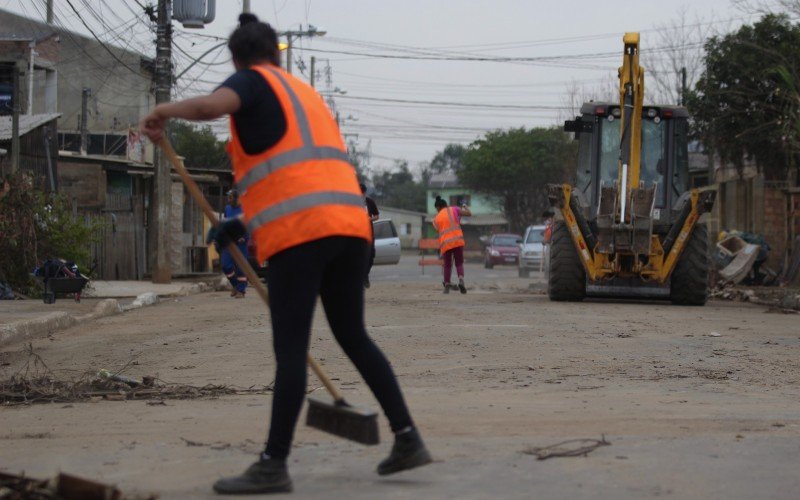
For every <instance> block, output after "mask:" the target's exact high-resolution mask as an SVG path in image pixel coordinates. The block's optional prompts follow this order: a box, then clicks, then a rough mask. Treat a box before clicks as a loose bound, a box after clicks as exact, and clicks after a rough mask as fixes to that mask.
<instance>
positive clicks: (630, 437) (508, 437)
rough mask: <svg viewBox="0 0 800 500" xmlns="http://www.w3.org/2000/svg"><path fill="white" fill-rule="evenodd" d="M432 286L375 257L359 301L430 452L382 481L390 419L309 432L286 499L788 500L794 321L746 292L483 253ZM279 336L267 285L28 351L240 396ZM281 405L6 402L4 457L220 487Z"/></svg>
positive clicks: (412, 262)
mask: <svg viewBox="0 0 800 500" xmlns="http://www.w3.org/2000/svg"><path fill="white" fill-rule="evenodd" d="M439 283H440V278H439V275H438V273H437V270H436V269H435V268H427V269H426V271H425V275H424V276H423V275H421V274H420V269H419V267H418V266H417V265H416V257H415V256H413V255H411V256H409V255H406V256H404V258H403V260H402V261H401V264H400V265H398V266H382V267H376V268H375V269H374V270H373V275H372V288H370V289H369V290H368V292H367V313H366V316H367V324H368V326H369V330H370V332H371V335H372V336H373V338H374V339H375V340H376V342H377V343H378V344H379V345H380V346H381V348H383V349H384V350H385V352H386V353H387V355H388V357H389V359H390V360H391V362H392V364H393V366H394V368H395V370H396V372H397V374H398V377H399V380H400V382H401V385H402V387H403V390H404V391H405V394H406V397H407V400H408V402H409V405H410V407H411V409H412V413H413V415H414V418H415V419H416V422H417V424H418V426H419V428H420V429H421V432H422V434H423V436H424V438H425V439H426V441H427V443H428V445H429V448H430V449H431V451H432V453H433V455H434V457H435V459H436V461H435V463H434V464H432V465H430V466H428V467H424V468H421V469H418V470H414V471H408V472H404V473H401V474H398V475H396V476H389V477H379V476H377V475H376V474H375V472H374V469H375V466H376V464H377V463H378V461H380V460H381V459H382V458H383V457H384V456H385V455H386V454H387V453H388V450H389V447H390V443H391V440H390V438H389V433H388V429H387V426H386V423H385V420H382V421H381V426H382V427H381V431H382V433H383V434H382V435H383V440H384V442H383V443H382V444H381V445H380V446H375V447H362V446H359V445H357V444H352V443H349V442H346V441H343V440H340V439H337V438H334V437H331V436H328V435H326V434H323V433H321V432H318V431H316V430H313V429H310V428H307V427H305V426H304V425H302V424H301V425H299V426H298V429H297V433H296V446H295V448H294V450H293V453H292V455H291V457H290V469H289V470H290V474H291V476H292V478H293V480H294V485H295V492H294V493H293V494H292V495H293V496H294V497H295V498H319V499H322V498H341V497H348V498H352V499H362V498H363V499H368V498H415V499H416V498H426V499H427V498H442V499H444V498H467V499H484V498H489V497H497V498H520V499H522V498H526V499H527V498H565V499H566V498H570V499H572V498H642V497H656V496H670V497H674V498H725V499H729V498H742V499H744V498H747V499H750V498H792V497H794V498H796V495H797V492H798V491H800V474H798V470H800V328H798V326H797V325H798V318H797V316H796V315H786V314H780V313H772V312H770V311H768V310H767V309H766V308H764V307H758V306H753V305H749V304H744V303H736V302H711V303H709V304H708V305H707V306H705V307H699V308H698V307H677V306H671V305H669V304H667V303H658V302H633V303H631V302H627V303H625V302H612V301H587V302H585V303H581V304H574V303H552V302H549V301H548V300H547V298H546V296H545V295H544V294H543V292H542V289H543V284H542V279H541V277H537V276H534V277H533V278H531V279H521V278H517V276H516V269H514V268H503V267H499V268H495V269H492V270H485V269H483V268H482V266H479V265H477V264H469V265H468V266H467V283H468V286H469V287H470V291H469V293H468V294H467V295H461V294H458V293H450V294H449V295H443V294H442V293H441V292H440V284H439ZM318 312H319V311H318ZM312 335H313V339H312V353H313V355H314V356H316V357H317V358H318V359H320V360H321V361H322V363H323V364H324V366H325V368H326V369H327V370H328V371H329V372H330V373H331V374H332V375H333V376H334V377H335V378H337V379H338V380H337V383H339V384H340V386H341V387H342V389H343V390H344V391H345V394H346V396H347V397H348V399H349V400H351V401H354V402H357V403H359V404H362V405H367V406H371V407H374V408H377V406H376V403H375V401H374V399H373V398H372V396H371V395H370V394H369V391H368V389H367V388H366V386H365V385H364V383H363V382H362V381H361V380H360V379H359V377H358V374H357V373H356V372H355V371H354V369H353V368H352V366H350V365H349V363H348V362H347V361H346V360H345V359H344V358H343V355H342V353H341V351H340V350H339V349H338V347H337V346H336V345H335V343H334V342H333V341H332V339H331V335H330V331H329V329H328V327H327V325H326V324H325V322H324V317H323V315H322V314H317V316H316V318H315V323H314V330H313V334H312ZM269 340H270V335H269V328H268V317H267V315H266V313H265V309H264V307H263V306H262V305H261V304H260V303H259V300H258V298H257V296H256V295H255V293H249V294H248V296H247V298H246V299H244V300H235V299H231V298H230V297H229V296H228V294H227V293H225V292H214V293H205V294H200V295H194V296H190V297H185V298H180V299H174V300H170V301H168V302H164V303H162V304H159V305H157V306H153V307H149V308H144V309H140V310H136V311H132V312H129V313H125V314H124V315H119V316H114V317H109V318H104V319H102V320H99V321H97V322H95V323H93V324H92V325H90V326H85V325H84V326H82V327H79V328H74V329H71V330H66V331H63V332H60V333H58V334H56V335H54V336H52V337H51V338H49V339H41V340H37V341H34V342H33V349H34V351H35V352H36V353H38V355H39V356H41V358H42V360H44V362H45V363H46V364H47V366H48V367H49V368H50V369H51V370H53V372H54V373H55V374H56V376H58V377H61V378H69V377H73V378H75V377H78V376H80V375H81V374H82V373H85V372H93V373H94V372H96V371H97V370H99V369H101V368H107V369H109V370H116V369H119V368H122V367H123V366H126V365H127V368H126V369H125V371H124V373H125V374H127V375H129V376H131V377H141V376H144V375H155V376H157V377H158V378H159V379H161V380H163V381H167V382H173V383H181V384H191V385H195V386H203V385H206V384H217V385H227V386H236V387H241V388H246V387H252V386H264V385H268V384H270V382H271V381H272V372H273V370H274V363H273V357H272V353H271V348H270V344H269ZM21 350H22V346H19V345H18V346H9V347H7V348H5V349H4V350H3V351H2V353H0V365H2V366H0V378H2V379H7V378H8V377H10V376H11V375H13V374H15V373H18V372H19V370H20V368H21V367H22V366H23V364H24V363H25V362H26V360H29V357H28V355H27V354H25V353H23V352H22V351H21ZM309 380H310V386H309V389H311V390H314V391H322V390H324V389H321V388H320V384H319V383H318V382H317V381H316V380H314V379H313V376H310V377H309ZM270 402H271V398H270V395H269V394H247V395H233V396H222V397H218V398H197V399H188V400H165V401H163V403H161V402H159V401H99V402H94V403H90V402H86V403H84V402H73V403H54V404H37V405H30V406H16V407H0V422H2V425H0V439H2V441H0V442H2V446H0V470H3V471H5V472H14V473H17V472H21V471H25V472H26V473H27V474H29V475H31V476H33V477H50V476H53V475H54V474H56V473H57V472H58V471H64V472H69V473H73V474H77V475H81V476H85V477H88V478H93V479H96V480H100V481H105V482H108V483H115V484H117V485H119V487H120V488H121V489H122V490H123V491H124V492H126V493H132V492H133V493H148V492H155V493H158V494H160V495H161V497H162V498H213V497H214V495H213V494H212V492H211V484H212V483H213V481H214V480H215V479H216V478H217V477H219V476H220V475H229V474H234V473H239V472H241V471H242V470H243V469H244V468H245V467H246V466H247V465H248V464H249V463H250V462H251V461H252V460H253V459H254V457H255V455H256V454H257V453H258V452H259V450H260V449H261V446H262V444H261V443H262V441H263V439H264V436H265V433H266V428H267V423H268V415H269V405H270ZM603 436H604V437H605V439H606V440H607V441H608V442H609V443H610V446H602V447H600V448H598V449H596V450H594V451H592V452H591V453H589V454H588V455H587V456H585V457H570V458H561V457H558V458H551V459H548V460H537V459H536V457H535V456H533V455H530V454H527V453H526V451H529V450H530V449H531V448H534V447H543V446H547V445H551V444H554V443H558V442H561V441H565V440H571V439H584V438H585V439H601V438H602V437H603Z"/></svg>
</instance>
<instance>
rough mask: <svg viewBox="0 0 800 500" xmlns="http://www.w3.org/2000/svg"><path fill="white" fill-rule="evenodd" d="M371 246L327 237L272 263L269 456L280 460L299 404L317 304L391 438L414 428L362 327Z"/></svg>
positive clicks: (279, 256) (387, 368) (285, 453)
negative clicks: (273, 366) (274, 363)
mask: <svg viewBox="0 0 800 500" xmlns="http://www.w3.org/2000/svg"><path fill="white" fill-rule="evenodd" d="M369 251H370V249H369V243H368V242H367V241H366V240H363V239H361V238H349V237H342V236H336V237H330V238H323V239H320V240H316V241H312V242H309V243H304V244H302V245H298V246H296V247H292V248H289V249H287V250H284V251H282V252H280V253H278V254H276V255H274V256H272V257H271V258H270V259H269V271H268V272H269V275H268V284H269V285H268V286H269V307H270V311H271V314H272V332H273V333H272V335H273V337H272V338H273V348H274V350H275V359H276V360H277V365H278V366H277V370H276V374H275V387H274V395H273V399H272V421H271V422H270V429H269V437H268V439H267V448H266V453H267V454H268V455H270V456H272V457H275V458H285V457H287V456H288V455H289V449H290V447H291V443H292V437H293V436H294V429H295V426H296V425H297V419H298V417H299V415H300V410H301V407H302V405H303V399H304V398H305V390H306V374H307V371H308V370H307V368H306V354H307V352H308V346H309V339H310V336H311V322H312V317H313V313H314V307H315V306H316V302H317V297H318V296H319V297H320V298H321V299H322V306H323V308H324V309H325V315H326V316H327V319H328V324H329V325H330V327H331V330H332V331H333V336H334V337H335V338H336V341H337V342H338V343H339V345H340V346H341V347H342V349H343V350H344V352H345V354H346V355H347V357H348V358H350V361H352V362H353V364H354V365H355V367H356V369H357V370H358V372H359V373H360V374H361V376H362V377H363V378H364V381H365V382H366V383H367V385H368V386H369V388H370V390H371V391H372V393H373V394H374V395H375V397H376V398H377V400H378V402H379V403H380V405H381V408H382V409H383V412H384V413H385V414H386V417H387V418H388V419H389V425H390V426H391V428H392V431H398V430H400V429H403V428H406V427H409V426H411V425H413V422H412V420H411V415H410V414H409V412H408V408H407V407H406V403H405V401H404V400H403V395H402V393H401V392H400V386H399V385H398V383H397V379H396V378H395V376H394V372H393V371H392V368H391V366H390V365H389V361H388V360H387V359H386V357H385V356H384V355H383V353H382V352H381V350H380V349H378V347H377V346H376V345H375V343H373V341H372V339H370V338H369V336H368V335H367V330H366V328H365V326H364V270H365V269H366V265H365V264H366V260H367V258H368V255H369Z"/></svg>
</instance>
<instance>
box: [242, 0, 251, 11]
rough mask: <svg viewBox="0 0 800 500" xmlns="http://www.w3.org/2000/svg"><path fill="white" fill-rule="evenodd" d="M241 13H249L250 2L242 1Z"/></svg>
mask: <svg viewBox="0 0 800 500" xmlns="http://www.w3.org/2000/svg"><path fill="white" fill-rule="evenodd" d="M242 12H250V0H244V1H243V2H242Z"/></svg>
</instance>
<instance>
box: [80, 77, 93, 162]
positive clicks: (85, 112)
mask: <svg viewBox="0 0 800 500" xmlns="http://www.w3.org/2000/svg"><path fill="white" fill-rule="evenodd" d="M91 95H92V89H90V88H88V87H84V88H83V91H82V92H81V154H82V155H85V154H86V152H87V151H88V150H89V96H91Z"/></svg>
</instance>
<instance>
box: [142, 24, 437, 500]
mask: <svg viewBox="0 0 800 500" xmlns="http://www.w3.org/2000/svg"><path fill="white" fill-rule="evenodd" d="M239 23H240V24H239V27H238V28H237V29H236V30H235V31H234V32H233V34H232V35H231V37H230V39H229V41H228V48H229V49H230V51H231V55H232V58H233V63H234V66H235V67H236V70H237V71H236V73H235V74H234V75H232V76H231V77H230V78H228V79H227V80H226V81H225V82H224V83H223V84H222V85H221V86H220V87H219V88H218V89H216V90H215V91H214V92H213V93H211V94H210V95H206V96H202V97H195V98H192V99H186V100H184V101H179V102H174V103H168V104H161V105H159V106H156V107H155V108H154V109H153V111H152V112H151V113H150V114H149V115H148V116H147V117H145V118H144V119H143V120H142V123H141V128H142V129H143V131H144V132H145V133H146V134H147V136H148V137H149V138H150V139H151V140H153V141H158V140H160V139H161V137H162V136H163V134H164V127H165V122H166V121H167V119H169V118H183V119H187V120H212V119H215V118H218V117H221V116H224V115H230V117H231V140H230V143H229V144H228V153H229V155H230V157H231V162H232V165H233V174H234V178H235V180H236V184H237V188H238V190H239V193H240V200H241V204H242V207H243V209H244V213H243V217H242V218H239V219H232V220H230V221H226V222H225V223H224V224H223V225H222V226H221V227H220V228H219V229H218V231H217V233H216V235H215V236H214V239H215V240H216V241H217V242H219V243H220V244H221V245H223V246H224V245H225V244H226V243H228V242H229V241H230V240H233V241H235V240H236V239H238V237H239V235H241V234H244V232H245V224H246V225H247V229H249V231H250V235H251V237H252V238H254V239H255V242H256V246H257V248H258V256H257V258H258V260H259V261H263V260H268V261H269V280H268V284H269V285H268V286H269V306H270V311H271V313H272V332H273V347H274V351H275V358H276V361H277V369H276V374H275V387H274V395H273V400H272V418H271V421H270V429H269V437H268V440H267V443H266V448H265V450H264V452H263V453H262V454H261V455H260V457H259V459H258V461H257V462H256V463H254V464H253V465H251V466H250V468H248V469H247V470H246V471H245V472H244V474H242V475H240V476H235V477H229V478H223V479H220V480H219V481H217V482H216V483H215V484H214V490H215V491H217V492H218V493H225V494H236V493H239V494H241V493H253V494H256V493H275V492H281V491H290V490H291V489H292V482H291V479H290V478H289V474H288V470H287V467H286V458H287V456H288V455H289V449H290V447H291V441H292V436H293V434H294V429H295V426H296V424H297V419H298V416H299V414H300V409H301V407H302V405H303V400H304V398H305V390H306V372H307V369H306V354H307V351H308V345H309V340H310V330H311V320H312V315H313V312H314V307H315V305H316V301H317V297H318V296H319V297H321V299H322V305H323V307H324V309H325V314H326V316H327V318H328V323H329V324H330V327H331V330H332V332H333V335H334V337H335V338H336V341H337V342H338V343H339V345H340V346H341V347H342V349H343V350H344V352H345V353H346V354H347V356H348V357H349V358H350V360H351V361H352V362H353V364H354V365H355V366H356V368H357V369H358V372H359V373H360V374H361V375H362V376H363V378H364V380H365V381H366V382H367V385H368V386H369V388H370V390H371V391H372V392H373V394H374V395H375V397H376V398H377V399H378V401H379V403H380V405H381V407H382V408H383V411H384V413H385V414H386V416H387V417H388V419H389V425H390V426H391V429H392V431H394V434H395V442H394V446H393V447H392V450H391V452H390V454H389V457H388V458H386V459H385V460H383V461H382V462H381V463H380V464H379V465H378V470H377V472H378V474H382V475H383V474H391V473H394V472H399V471H401V470H405V469H410V468H413V467H418V466H420V465H425V464H427V463H429V462H430V461H431V457H430V454H429V453H428V450H427V449H426V447H425V445H424V443H423V442H422V439H421V437H420V435H419V432H418V431H417V429H416V428H415V426H414V422H413V421H412V419H411V415H410V414H409V411H408V408H407V406H406V403H405V401H404V399H403V395H402V392H401V391H400V386H399V385H398V383H397V379H396V378H395V375H394V373H393V372H392V368H391V366H390V364H389V362H388V360H387V359H386V357H385V356H384V355H383V353H382V352H381V351H380V349H378V347H377V346H376V345H375V344H374V343H373V341H372V340H371V339H370V337H369V336H368V335H367V331H366V329H365V326H364V278H365V275H364V273H365V271H366V268H367V266H366V263H367V258H368V256H369V251H370V249H369V247H370V245H371V243H372V232H371V229H370V221H369V218H368V216H367V212H366V211H365V210H364V197H363V195H362V193H361V192H360V190H359V186H358V181H357V179H356V173H355V170H354V168H353V166H352V165H351V164H350V163H349V160H348V155H347V149H346V147H345V145H344V141H343V140H342V137H341V134H340V132H339V128H338V126H337V124H336V121H335V120H334V118H333V116H332V114H331V112H330V110H329V109H328V108H327V107H326V106H325V101H324V100H323V99H322V97H320V95H319V94H317V93H316V91H314V89H313V88H312V87H311V86H309V85H307V84H306V83H304V82H302V81H301V80H299V79H297V78H295V77H294V76H292V75H290V74H289V73H287V72H285V71H283V70H282V69H281V68H280V52H279V49H278V38H277V34H276V32H275V30H274V29H273V28H272V27H271V26H270V25H269V24H266V23H262V22H259V21H258V18H257V17H256V16H254V15H252V14H242V15H241V16H239Z"/></svg>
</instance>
